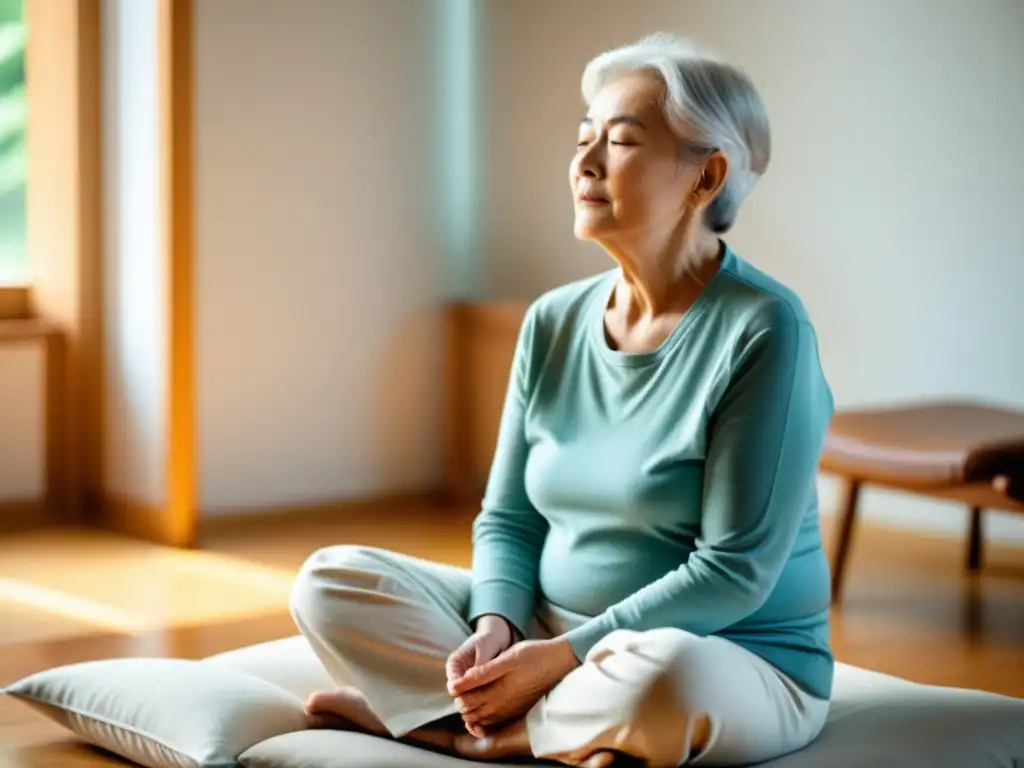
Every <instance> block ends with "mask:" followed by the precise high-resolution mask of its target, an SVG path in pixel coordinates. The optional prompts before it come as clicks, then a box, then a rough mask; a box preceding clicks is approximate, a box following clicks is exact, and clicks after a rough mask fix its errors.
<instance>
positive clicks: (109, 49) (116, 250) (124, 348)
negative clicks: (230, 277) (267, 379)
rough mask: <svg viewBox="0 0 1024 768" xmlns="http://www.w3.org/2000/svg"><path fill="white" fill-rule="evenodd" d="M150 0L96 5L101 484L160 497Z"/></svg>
mask: <svg viewBox="0 0 1024 768" xmlns="http://www.w3.org/2000/svg"><path fill="white" fill-rule="evenodd" d="M157 10H158V0H104V3H103V30H102V34H103V119H104V136H103V176H104V190H103V191H104V220H103V223H104V232H103V237H104V246H103V258H104V274H103V281H104V282H103V291H104V331H105V334H106V338H105V339H104V344H105V345H106V348H105V354H106V360H105V363H106V370H105V372H104V375H105V377H106V381H105V384H106V386H105V396H106V403H105V405H104V411H105V414H104V415H105V420H106V424H105V430H106V431H105V435H104V439H105V441H106V451H107V455H106V457H105V462H104V471H105V473H106V477H105V478H104V487H105V489H106V491H107V492H108V493H110V494H113V495H115V496H119V497H127V498H130V499H132V500H135V501H139V502H142V503H148V504H153V505H161V504H163V502H164V500H165V495H166V477H165V466H166V458H165V453H166V444H167V438H166V431H167V424H166V410H167V408H166V405H165V403H166V400H167V381H168V375H167V366H168V352H167V305H166V296H165V280H166V275H165V273H164V262H165V259H164V250H163V230H162V227H163V222H162V216H161V204H162V203H161V195H162V190H163V186H162V183H161V167H160V163H161V154H160V151H161V137H160V134H159V117H160V116H159V101H158V99H159V94H160V89H159V78H158V75H159V73H158V58H157V57H158V51H159V49H158V46H157Z"/></svg>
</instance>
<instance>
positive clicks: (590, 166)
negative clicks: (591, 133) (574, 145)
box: [573, 141, 604, 179]
mask: <svg viewBox="0 0 1024 768" xmlns="http://www.w3.org/2000/svg"><path fill="white" fill-rule="evenodd" d="M573 170H574V172H575V174H576V176H577V177H579V178H587V179H600V178H604V159H603V158H602V156H601V142H600V141H594V142H591V143H590V145H589V146H587V147H581V148H580V151H579V152H578V153H577V155H576V158H575V168H574V169H573Z"/></svg>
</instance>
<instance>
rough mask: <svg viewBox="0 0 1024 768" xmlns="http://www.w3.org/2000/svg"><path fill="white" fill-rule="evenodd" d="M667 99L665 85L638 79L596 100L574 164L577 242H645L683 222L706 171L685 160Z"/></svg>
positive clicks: (623, 81) (622, 81) (615, 85)
mask: <svg viewBox="0 0 1024 768" xmlns="http://www.w3.org/2000/svg"><path fill="white" fill-rule="evenodd" d="M663 94H664V86H663V85H662V84H661V82H660V81H659V80H657V79H655V78H654V77H651V76H648V75H644V74H635V75H628V76H623V77H621V78H619V79H616V80H614V81H612V82H611V83H609V84H608V85H606V86H605V87H604V88H603V89H602V90H601V91H600V92H599V93H598V95H597V97H596V98H595V99H594V100H593V102H592V103H591V105H590V109H589V111H588V112H587V115H586V117H584V118H583V120H582V121H581V122H580V129H579V137H578V145H577V148H576V155H575V157H574V158H573V161H572V163H571V164H570V166H569V183H570V186H571V188H572V194H573V202H574V205H575V212H576V219H575V225H574V231H575V233H576V237H578V238H580V239H583V240H598V241H602V240H616V239H619V238H622V237H626V238H629V239H632V237H644V238H646V237H648V236H650V235H652V234H655V233H657V232H659V231H663V232H665V233H666V234H668V233H669V232H671V231H672V230H674V229H675V228H676V227H677V226H678V225H679V223H680V222H681V221H682V219H683V217H684V215H685V214H686V210H687V206H688V205H689V204H690V203H691V201H692V195H691V193H692V192H693V190H694V186H695V184H696V182H697V180H698V177H699V174H700V167H699V165H697V164H691V163H681V162H680V156H679V142H678V139H677V138H676V137H675V135H674V134H673V133H672V131H671V130H670V129H669V126H668V123H667V122H666V120H665V117H664V115H663V114H662V111H661V107H660V103H661V100H662V97H663Z"/></svg>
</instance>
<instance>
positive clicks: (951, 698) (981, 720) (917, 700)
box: [209, 637, 1024, 768]
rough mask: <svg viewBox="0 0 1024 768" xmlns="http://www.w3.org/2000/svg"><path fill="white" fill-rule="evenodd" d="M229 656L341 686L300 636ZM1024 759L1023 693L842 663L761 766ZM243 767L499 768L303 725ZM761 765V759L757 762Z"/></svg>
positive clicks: (272, 677) (837, 767) (847, 767)
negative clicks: (825, 700) (807, 719)
mask: <svg viewBox="0 0 1024 768" xmlns="http://www.w3.org/2000/svg"><path fill="white" fill-rule="evenodd" d="M209 661H210V662H213V663H228V664H231V665H234V666H236V667H237V668H240V669H244V670H246V671H247V672H249V673H251V674H253V675H257V676H260V677H263V678H264V679H266V680H269V681H271V682H273V683H275V684H276V685H279V686H281V687H282V688H287V689H288V690H291V691H292V692H294V693H295V694H296V695H298V696H300V697H303V698H305V697H306V696H308V695H309V694H310V693H312V692H313V691H315V690H320V689H322V688H324V687H325V686H327V687H329V686H331V685H333V682H332V681H330V679H329V678H328V677H327V675H326V672H324V671H323V668H322V667H321V665H320V662H319V660H318V659H317V658H316V655H315V654H314V653H313V651H312V649H310V647H309V645H308V643H306V642H305V640H303V639H302V638H301V637H295V638H289V639H287V640H279V641H275V642H272V643H263V644H261V645H257V646H251V647H249V648H242V649H239V650H238V651H232V652H231V653H228V654H221V655H220V656H217V657H213V658H212V659H210V660H209ZM1014 760H1016V761H1017V762H1018V763H1020V764H1021V765H1022V766H1024V701H1021V700H1019V699H1014V698H1011V697H1008V696H999V695H996V694H992V693H986V692H983V691H973V690H964V689H959V688H951V687H941V686H931V685H921V684H918V683H912V682H910V681H908V680H903V679H901V678H898V677H893V676H891V675H885V674H881V673H878V672H872V671H869V670H866V669H859V668H857V667H853V666H850V665H848V664H842V663H839V664H837V665H836V675H835V687H834V694H833V700H832V705H831V709H830V712H829V717H828V722H827V723H826V725H825V729H824V731H823V732H822V733H821V735H820V736H819V737H818V739H817V740H816V741H815V742H814V743H812V744H811V745H810V746H809V747H807V748H806V749H803V750H801V751H799V752H795V753H793V754H790V755H786V756H784V757H781V758H778V759H776V760H773V761H770V762H767V763H763V764H762V765H763V768H821V766H828V767H829V768H863V766H872V768H963V767H964V766H970V768H1008V766H1011V765H1013V764H1014V762H1013V761H1014ZM239 763H241V765H243V766H245V768H399V767H400V766H403V767H404V766H410V765H415V766H418V767H419V768H468V767H469V766H484V765H487V766H488V767H489V768H495V766H496V764H495V763H486V764H485V763H471V762H467V761H463V760H458V759H456V758H451V757H446V756H444V755H439V754H436V753H434V752H428V751H426V750H420V749H417V748H415V747H412V746H409V745H406V744H400V743H396V742H394V741H390V740H388V739H381V738H376V737H373V736H366V735H362V734H357V733H346V732H342V731H329V730H305V731H301V732H295V733H287V734H283V735H280V736H275V737H273V738H270V739H268V740H266V741H263V742H260V743H258V744H254V745H253V746H252V747H251V748H250V749H248V750H246V751H245V752H243V753H242V754H241V755H240V756H239ZM759 768H760V767H759Z"/></svg>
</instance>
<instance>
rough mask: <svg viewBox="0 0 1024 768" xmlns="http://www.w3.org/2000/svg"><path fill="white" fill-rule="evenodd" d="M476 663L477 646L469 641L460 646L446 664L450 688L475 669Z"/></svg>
mask: <svg viewBox="0 0 1024 768" xmlns="http://www.w3.org/2000/svg"><path fill="white" fill-rule="evenodd" d="M475 662H476V645H475V644H473V643H471V642H469V641H467V642H465V643H463V644H462V645H461V646H459V647H458V648H457V649H456V650H455V651H454V652H453V653H452V654H451V655H450V656H449V657H448V660H447V661H446V662H445V674H446V676H447V678H448V685H449V688H450V687H451V685H452V683H454V682H455V681H457V680H461V679H462V676H463V675H465V674H466V672H467V670H470V669H472V668H473V664H474V663H475Z"/></svg>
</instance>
